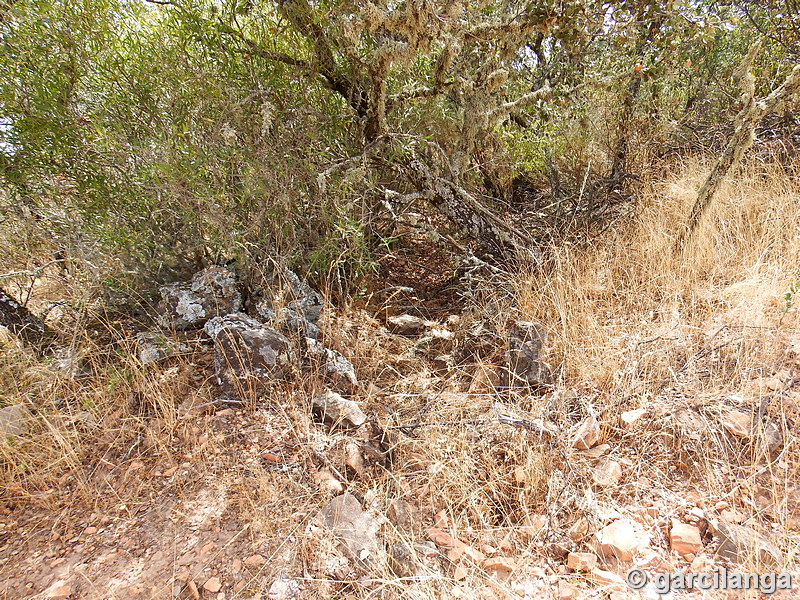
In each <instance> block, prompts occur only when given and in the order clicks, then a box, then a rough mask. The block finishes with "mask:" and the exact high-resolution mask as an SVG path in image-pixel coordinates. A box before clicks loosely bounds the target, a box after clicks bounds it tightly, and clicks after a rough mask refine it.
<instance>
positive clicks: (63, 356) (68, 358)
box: [53, 347, 82, 379]
mask: <svg viewBox="0 0 800 600" xmlns="http://www.w3.org/2000/svg"><path fill="white" fill-rule="evenodd" d="M81 359H82V357H81V352H80V350H78V349H77V348H72V347H67V348H59V349H58V350H56V351H55V353H54V354H53V366H54V367H55V368H56V369H57V370H58V372H59V373H61V374H62V375H64V376H65V377H68V378H70V379H74V378H75V377H77V376H78V375H80V373H81V371H82V368H81Z"/></svg>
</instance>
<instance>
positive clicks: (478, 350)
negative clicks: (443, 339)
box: [453, 320, 502, 364]
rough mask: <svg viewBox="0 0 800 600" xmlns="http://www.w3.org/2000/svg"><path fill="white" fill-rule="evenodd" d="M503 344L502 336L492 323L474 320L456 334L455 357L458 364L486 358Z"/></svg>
mask: <svg viewBox="0 0 800 600" xmlns="http://www.w3.org/2000/svg"><path fill="white" fill-rule="evenodd" d="M501 344H502V340H501V338H500V336H498V335H497V332H495V331H494V330H493V329H492V328H491V326H490V324H488V323H486V322H484V321H481V320H478V321H472V322H471V323H469V325H468V326H467V327H466V328H465V329H463V330H461V332H460V333H459V335H457V336H456V344H455V353H454V355H453V358H454V360H455V362H456V364H461V363H465V362H475V361H479V360H485V359H488V358H489V357H490V356H492V355H493V354H494V353H495V352H496V351H497V348H498V347H499V346H500V345H501Z"/></svg>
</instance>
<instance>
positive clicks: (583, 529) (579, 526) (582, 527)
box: [567, 517, 589, 542]
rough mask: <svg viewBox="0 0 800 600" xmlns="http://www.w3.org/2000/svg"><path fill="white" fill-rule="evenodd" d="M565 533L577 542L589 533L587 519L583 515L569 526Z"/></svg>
mask: <svg viewBox="0 0 800 600" xmlns="http://www.w3.org/2000/svg"><path fill="white" fill-rule="evenodd" d="M567 534H568V535H569V537H570V539H571V540H572V541H573V542H579V541H580V540H582V539H583V538H585V537H586V536H587V535H589V521H588V520H586V519H585V518H584V517H580V518H579V519H578V520H577V521H575V522H574V523H573V524H572V525H571V526H570V528H569V530H568V531H567Z"/></svg>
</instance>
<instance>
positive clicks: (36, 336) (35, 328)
mask: <svg viewBox="0 0 800 600" xmlns="http://www.w3.org/2000/svg"><path fill="white" fill-rule="evenodd" d="M0 325H4V326H5V327H7V328H8V329H9V331H11V333H13V334H14V335H16V336H19V337H20V338H22V339H23V340H24V341H26V342H28V343H29V344H32V345H34V346H41V345H42V344H43V343H44V342H45V340H46V339H47V335H48V331H47V327H45V324H44V323H43V322H42V320H41V319H40V318H39V317H37V316H36V315H34V314H33V313H32V312H31V311H29V310H28V309H27V308H25V307H24V306H23V305H22V304H20V303H19V302H17V301H16V300H14V298H12V297H11V296H10V295H9V294H8V293H7V292H6V291H5V290H4V289H3V288H0Z"/></svg>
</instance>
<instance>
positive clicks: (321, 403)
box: [313, 390, 367, 427]
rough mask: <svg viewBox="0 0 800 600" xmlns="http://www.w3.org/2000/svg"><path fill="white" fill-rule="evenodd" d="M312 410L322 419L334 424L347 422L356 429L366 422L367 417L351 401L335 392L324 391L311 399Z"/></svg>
mask: <svg viewBox="0 0 800 600" xmlns="http://www.w3.org/2000/svg"><path fill="white" fill-rule="evenodd" d="M313 405H314V408H315V409H316V410H318V411H320V412H321V413H322V417H323V418H324V419H326V420H330V421H333V422H334V423H342V422H347V423H349V424H350V425H353V426H355V427H358V426H360V425H363V424H364V422H365V421H366V420H367V415H365V414H364V412H363V411H362V410H361V408H360V407H359V406H358V404H357V403H356V402H355V401H353V400H347V399H346V398H343V397H342V396H340V395H339V394H337V393H336V392H332V391H330V390H326V391H325V392H323V393H322V394H317V395H316V396H314V399H313Z"/></svg>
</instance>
